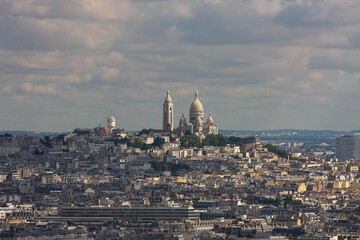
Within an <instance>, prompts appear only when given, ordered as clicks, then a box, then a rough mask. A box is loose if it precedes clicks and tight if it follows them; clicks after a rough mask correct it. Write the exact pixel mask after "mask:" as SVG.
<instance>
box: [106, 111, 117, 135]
mask: <svg viewBox="0 0 360 240" xmlns="http://www.w3.org/2000/svg"><path fill="white" fill-rule="evenodd" d="M107 127H108V130H109V133H112V130H113V129H114V128H115V117H114V116H113V115H110V116H109V117H108V119H107Z"/></svg>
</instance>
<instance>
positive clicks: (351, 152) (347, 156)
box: [336, 135, 360, 160]
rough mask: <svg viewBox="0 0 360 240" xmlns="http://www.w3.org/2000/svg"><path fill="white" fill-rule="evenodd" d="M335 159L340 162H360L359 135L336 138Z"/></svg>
mask: <svg viewBox="0 0 360 240" xmlns="http://www.w3.org/2000/svg"><path fill="white" fill-rule="evenodd" d="M336 157H337V158H339V159H340V160H352V159H353V160H360V135H345V136H342V137H339V138H337V139H336Z"/></svg>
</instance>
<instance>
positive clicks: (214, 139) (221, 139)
mask: <svg viewBox="0 0 360 240" xmlns="http://www.w3.org/2000/svg"><path fill="white" fill-rule="evenodd" d="M227 142H228V139H227V138H226V137H225V136H223V135H221V134H218V135H214V134H209V135H207V136H206V137H205V138H204V140H203V142H202V145H203V146H226V144H227Z"/></svg>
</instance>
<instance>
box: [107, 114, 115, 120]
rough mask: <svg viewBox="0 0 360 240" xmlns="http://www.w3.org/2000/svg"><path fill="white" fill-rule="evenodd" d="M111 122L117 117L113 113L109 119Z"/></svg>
mask: <svg viewBox="0 0 360 240" xmlns="http://www.w3.org/2000/svg"><path fill="white" fill-rule="evenodd" d="M107 120H108V121H109V122H113V121H115V117H114V116H113V115H110V116H109V117H108V119H107Z"/></svg>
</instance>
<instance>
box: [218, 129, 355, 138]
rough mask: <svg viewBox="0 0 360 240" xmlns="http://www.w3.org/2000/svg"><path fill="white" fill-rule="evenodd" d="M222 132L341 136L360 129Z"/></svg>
mask: <svg viewBox="0 0 360 240" xmlns="http://www.w3.org/2000/svg"><path fill="white" fill-rule="evenodd" d="M220 133H221V134H223V135H258V136H269V135H277V136H291V135H292V136H293V135H298V136H321V137H330V136H341V135H346V134H350V135H352V134H355V133H360V130H352V131H332V130H299V129H278V130H260V131H255V130H220Z"/></svg>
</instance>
